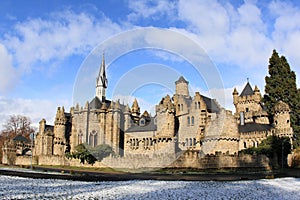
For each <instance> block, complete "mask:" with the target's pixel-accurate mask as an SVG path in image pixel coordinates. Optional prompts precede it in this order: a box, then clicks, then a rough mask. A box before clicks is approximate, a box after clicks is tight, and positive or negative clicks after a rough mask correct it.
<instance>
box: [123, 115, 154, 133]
mask: <svg viewBox="0 0 300 200" xmlns="http://www.w3.org/2000/svg"><path fill="white" fill-rule="evenodd" d="M156 130H157V125H156V124H154V117H151V121H150V123H149V124H148V125H145V126H138V125H136V124H135V125H133V126H131V127H130V128H129V129H127V130H126V131H125V132H146V131H156Z"/></svg>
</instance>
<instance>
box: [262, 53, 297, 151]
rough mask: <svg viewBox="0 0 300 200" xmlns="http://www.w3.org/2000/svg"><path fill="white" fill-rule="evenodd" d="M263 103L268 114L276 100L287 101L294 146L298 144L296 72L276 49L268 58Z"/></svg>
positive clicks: (272, 111)
mask: <svg viewBox="0 0 300 200" xmlns="http://www.w3.org/2000/svg"><path fill="white" fill-rule="evenodd" d="M265 80H266V86H265V93H266V94H265V95H264V98H263V101H264V105H265V106H266V108H267V111H268V113H269V114H270V116H272V114H273V113H274V110H273V108H274V106H275V104H276V103H277V102H278V101H280V100H281V101H283V102H285V103H287V104H288V105H289V107H290V109H291V124H292V127H293V130H294V135H295V137H296V141H295V143H294V145H295V147H298V146H300V143H299V139H300V137H299V136H300V135H299V132H300V92H299V90H298V89H297V85H296V74H295V72H294V71H292V70H291V68H290V65H289V64H288V62H287V60H286V58H285V57H284V56H281V57H279V55H278V53H277V52H276V50H273V54H272V56H271V58H270V59H269V76H266V78H265Z"/></svg>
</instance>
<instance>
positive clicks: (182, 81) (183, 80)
mask: <svg viewBox="0 0 300 200" xmlns="http://www.w3.org/2000/svg"><path fill="white" fill-rule="evenodd" d="M175 83H176V84H177V83H189V82H188V81H187V80H185V79H184V77H183V76H180V77H179V79H178V80H177V81H175Z"/></svg>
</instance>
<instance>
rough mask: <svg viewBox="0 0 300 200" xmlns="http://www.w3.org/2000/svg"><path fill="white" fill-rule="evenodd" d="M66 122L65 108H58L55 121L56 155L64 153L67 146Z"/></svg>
mask: <svg viewBox="0 0 300 200" xmlns="http://www.w3.org/2000/svg"><path fill="white" fill-rule="evenodd" d="M66 123H67V118H66V116H65V109H64V107H62V109H60V107H58V108H57V112H56V117H55V122H54V146H53V154H54V155H60V156H61V155H64V153H65V148H66V137H65V134H66Z"/></svg>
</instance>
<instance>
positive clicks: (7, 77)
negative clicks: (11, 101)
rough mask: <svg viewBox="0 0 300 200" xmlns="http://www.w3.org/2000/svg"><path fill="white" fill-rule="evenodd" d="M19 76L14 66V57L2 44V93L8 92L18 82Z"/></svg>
mask: <svg viewBox="0 0 300 200" xmlns="http://www.w3.org/2000/svg"><path fill="white" fill-rule="evenodd" d="M17 78H18V74H17V71H16V70H15V68H14V67H13V66H12V56H11V55H10V54H9V53H8V52H7V49H6V48H5V46H4V45H3V44H1V43H0V80H1V81H0V92H7V91H8V90H10V89H12V88H13V86H14V84H15V83H16V82H17Z"/></svg>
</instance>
